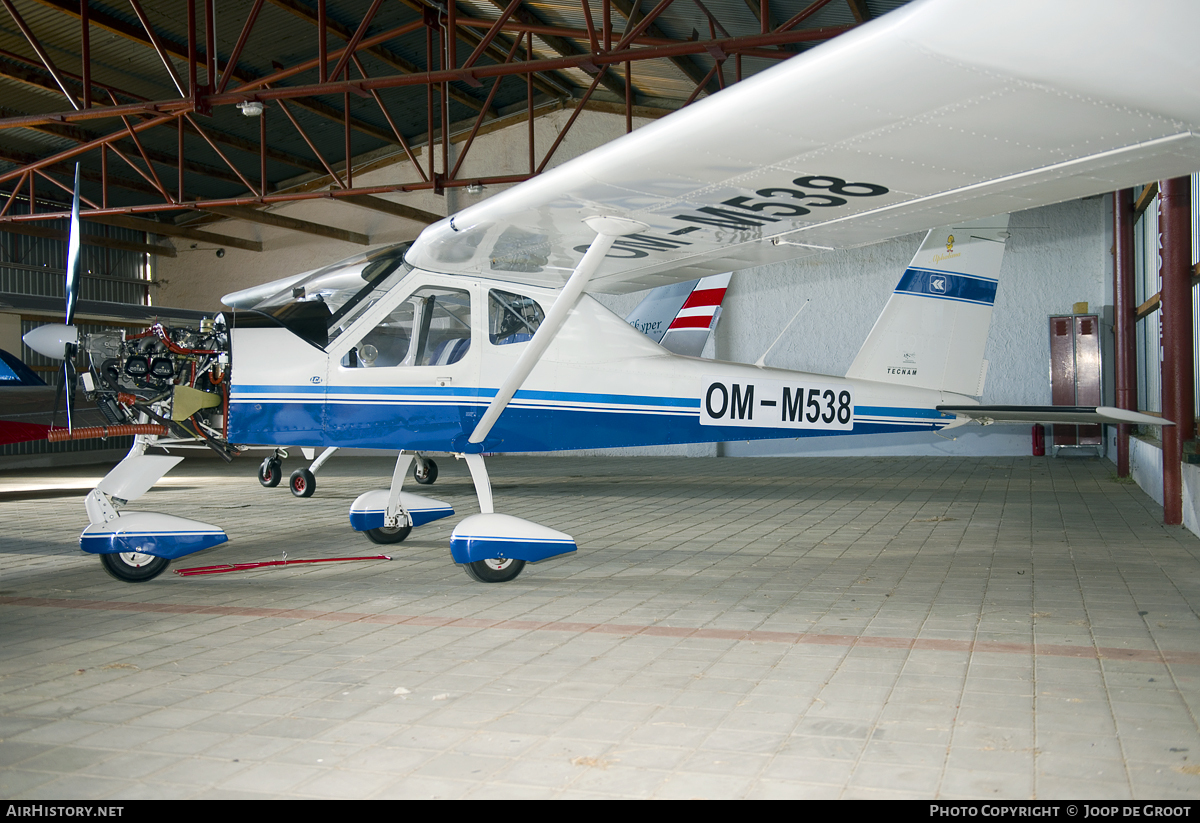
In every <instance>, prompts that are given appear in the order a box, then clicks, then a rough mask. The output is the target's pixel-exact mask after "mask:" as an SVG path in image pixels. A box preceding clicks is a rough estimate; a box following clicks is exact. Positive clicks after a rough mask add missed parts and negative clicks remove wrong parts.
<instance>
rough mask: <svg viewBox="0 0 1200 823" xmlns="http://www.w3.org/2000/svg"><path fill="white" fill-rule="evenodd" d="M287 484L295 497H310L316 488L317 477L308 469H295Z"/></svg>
mask: <svg viewBox="0 0 1200 823" xmlns="http://www.w3.org/2000/svg"><path fill="white" fill-rule="evenodd" d="M288 486H289V487H290V488H291V490H292V494H293V495H295V496H296V497H312V496H313V492H315V491H316V490H317V478H316V476H315V475H314V474H313V473H312V472H310V471H309V470H308V469H296V470H295V471H294V472H292V477H291V480H289V481H288Z"/></svg>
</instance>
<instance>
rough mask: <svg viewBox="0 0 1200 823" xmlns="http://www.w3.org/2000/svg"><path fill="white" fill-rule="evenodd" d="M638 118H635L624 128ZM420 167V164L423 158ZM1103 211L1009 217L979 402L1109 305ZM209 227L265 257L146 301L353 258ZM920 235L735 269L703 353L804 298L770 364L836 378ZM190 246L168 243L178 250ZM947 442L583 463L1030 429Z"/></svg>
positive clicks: (581, 132) (1004, 399) (309, 216)
mask: <svg viewBox="0 0 1200 823" xmlns="http://www.w3.org/2000/svg"><path fill="white" fill-rule="evenodd" d="M569 116H570V113H569V112H567V111H562V110H560V111H556V112H552V113H550V114H547V115H544V116H541V117H539V118H538V119H537V120H536V121H535V126H536V143H537V146H538V149H539V152H544V151H545V150H546V148H548V147H549V145H550V144H551V142H552V141H553V140H554V138H555V137H556V136H557V135H558V133H559V131H560V130H561V129H562V128H563V126H564V125H565V123H566V121H567V119H568V118H569ZM647 122H649V121H648V120H645V119H635V127H638V126H640V125H643V124H645V123H647ZM526 130H527V125H526V124H525V123H524V122H522V123H519V124H516V125H513V126H510V127H507V128H504V129H500V130H497V131H494V132H492V133H490V134H485V135H481V136H480V137H478V138H477V139H476V141H475V144H474V145H473V146H472V148H471V150H470V153H469V155H468V157H467V160H466V162H465V163H464V169H465V170H466V171H465V172H460V176H464V177H469V176H470V175H471V174H472V173H477V174H484V173H487V174H510V173H520V172H522V171H524V170H526V169H527V167H528V159H527V158H528V149H527V145H526V133H527V131H526ZM624 131H625V122H624V116H623V115H613V114H604V113H600V112H591V111H588V112H584V113H583V114H582V115H581V116H580V118H579V120H578V121H577V122H576V123H575V124H574V125H573V126H572V128H571V130H570V132H569V133H568V136H567V138H566V139H565V140H564V141H563V144H562V146H560V147H559V150H558V152H557V153H556V154H555V157H554V159H553V161H552V162H551V164H550V165H551V166H553V165H558V164H560V163H562V162H565V161H566V160H567V159H569V158H571V157H574V156H577V155H579V154H582V153H583V152H585V151H588V150H589V149H591V148H594V147H596V146H599V145H602V144H604V143H606V142H608V141H610V140H612V139H615V138H616V137H619V136H620V135H621V134H623V133H624ZM452 148H454V149H455V150H456V151H457V150H458V149H460V148H461V144H453V145H452ZM435 150H436V149H435ZM539 156H540V155H539ZM419 158H420V159H422V161H423V160H424V155H423V153H422V154H419ZM435 159H436V158H435ZM453 162H454V159H453V156H452V159H451V163H453ZM413 177H414V175H413V172H412V170H411V167H410V166H409V165H408V164H407V162H403V163H396V164H394V165H389V166H386V167H384V168H381V169H379V170H377V171H373V172H369V173H367V174H362V175H356V177H355V182H356V184H357V185H384V184H395V183H402V182H405V181H407V180H410V179H413ZM500 190H501V188H500V187H489V189H488V190H487V191H485V192H484V194H483V195H478V196H473V195H470V194H468V193H467V192H466V191H465V190H463V189H459V190H451V191H449V192H448V193H447V195H446V197H445V198H442V197H439V196H437V195H434V194H432V193H424V192H422V193H419V194H413V195H405V196H403V197H401V198H398V199H399V200H401V201H402V202H404V203H405V204H407V205H412V206H415V207H417V208H422V209H425V210H427V211H433V212H436V213H439V214H440V213H447V211H449V212H451V213H452V212H453V211H457V210H458V209H461V208H463V207H465V206H467V205H470V204H471V203H472V202H476V201H477V200H479V199H483V198H484V197H486V196H490V195H492V194H495V193H497V192H498V191H500ZM278 211H279V212H280V213H282V214H286V215H288V216H292V217H298V218H300V219H304V220H310V221H313V222H321V223H326V224H329V225H335V226H338V227H341V228H346V229H350V230H353V231H359V232H364V233H366V234H369V235H370V237H371V240H372V243H373V244H383V243H391V242H399V241H402V240H410V239H413V238H415V237H416V236H417V235H418V234H419V233H420V231H421V229H422V228H423V226H422V225H421V224H419V223H416V222H412V221H406V220H399V219H396V218H394V217H390V216H388V215H385V214H382V213H379V212H375V211H369V210H366V209H361V208H359V207H356V206H352V205H349V204H344V203H337V202H331V201H328V200H320V201H315V200H314V201H305V202H300V203H292V204H288V205H287V206H286V207H284V208H281V209H279V210H278ZM1108 215H1109V211H1108V210H1107V209H1106V208H1105V201H1104V198H1100V197H1097V198H1090V199H1087V200H1082V201H1074V202H1070V203H1063V204H1059V205H1055V206H1048V207H1045V208H1040V209H1034V210H1030V211H1026V212H1020V213H1017V214H1014V215H1013V216H1012V218H1011V221H1010V227H1011V234H1012V237H1011V239H1010V240H1009V244H1008V249H1007V251H1006V254H1005V260H1004V265H1003V268H1002V270H1001V285H1000V289H999V292H998V295H997V300H996V309H995V314H994V316H993V324H992V333H991V337H990V339H989V343H988V348H987V355H986V356H987V358H988V359H989V361H990V367H989V371H988V378H987V384H986V387H985V394H984V396H983V398H982V401H983V402H984V403H1039V404H1040V403H1049V401H1050V389H1049V380H1048V369H1049V365H1048V364H1049V336H1048V330H1047V321H1046V318H1047V315H1049V314H1055V313H1064V312H1070V310H1071V307H1072V304H1074V303H1076V302H1079V301H1084V300H1086V301H1088V303H1089V304H1090V306H1091V309H1092V311H1095V312H1101V313H1103V311H1104V307H1105V306H1106V305H1109V304H1111V296H1110V294H1109V292H1111V283H1110V281H1111V271H1112V264H1111V254H1110V251H1109V248H1110V246H1111V240H1110V238H1109V234H1110V233H1111V230H1110V228H1109V226H1108ZM217 226H219V228H214V230H219V231H220V232H222V233H227V234H233V235H237V236H242V237H248V238H253V239H257V240H261V241H262V242H263V243H264V246H265V248H266V251H264V252H262V253H254V252H246V251H240V250H237V249H232V248H231V249H227V250H226V254H225V256H224V257H223V258H217V257H216V256H215V254H213V253H212V250H211V249H201V250H198V251H196V252H191V253H184V254H181V255H180V256H179V257H178V258H176V259H174V260H171V259H165V258H164V259H160V260H158V261H156V268H155V277H156V279H158V280H160V281H162V286H161V287H160V288H159V289H158V292H157V294H156V295H155V296H154V302H155V303H157V304H159V305H173V306H180V307H183V308H195V309H213V310H214V311H216V310H217V309H218V308H219V299H220V296H221V295H222V294H226V293H228V292H230V291H234V290H236V289H241V288H246V287H248V286H251V285H256V284H258V283H264V282H267V281H270V280H273V279H277V278H280V277H284V276H287V275H290V274H294V273H296V272H299V271H305V270H309V269H312V268H315V267H317V266H321V265H325V264H327V263H331V262H334V261H336V260H340V259H342V258H344V257H348V256H350V255H353V254H356V253H359V252H361V251H362V250H363V249H364V247H363V246H359V245H355V244H353V243H346V242H339V241H333V240H328V239H325V238H320V237H315V236H311V235H303V234H298V233H296V232H291V231H286V230H283V229H275V228H271V227H267V226H262V225H258V224H249V223H242V222H236V221H230V222H224V223H220V224H217ZM923 237H924V235H923V234H914V235H909V236H906V237H901V238H896V239H893V240H889V241H885V242H883V243H878V244H875V245H871V246H866V247H863V248H859V249H851V250H847V251H841V252H831V253H829V254H826V255H822V256H820V257H816V258H810V259H806V260H802V261H796V262H791V263H779V264H773V265H769V266H762V267H759V268H756V269H749V270H745V271H740V272H737V273H735V274H734V277H733V280H732V282H731V285H730V289H729V292H728V294H727V296H726V299H725V306H724V311H723V315H722V319H721V323H720V325H719V327H718V330H717V334H716V339H715V341H710V342H709V347H708V350H707V351H706V355H708V356H715V357H718V358H720V359H723V360H734V361H739V362H753V361H754V360H756V359H757V358H758V356H759V355H760V354H761V353H762V352H763V350H764V349H766V347H767V346H768V345H770V343H771V341H772V340H773V339H774V338H775V336H776V335H777V334H779V332H780V331H781V330H782V329H783V327H784V326H785V325H786V324H787V322H788V320H789V319H791V317H792V315H793V314H794V313H795V311H796V310H797V309H798V308H799V307H800V305H801V304H803V303H804V301H805V299H809V300H810V301H811V302H809V304H808V307H807V308H805V310H804V311H803V312H802V313H801V315H800V317H799V319H798V320H797V321H796V323H795V324H794V325H793V327H792V328H791V329H790V330H789V331H788V332H787V334H786V335H785V336H784V338H783V339H782V340H781V341H780V344H779V345H778V346H777V347H776V349H775V350H774V351H773V352H772V353H771V355H770V356H769V357H768V361H767V362H768V363H769V364H770V365H772V366H778V367H782V368H789V369H798V370H803V371H811V372H817V373H823V374H835V375H841V374H844V373H845V371H846V369H847V368H848V367H849V365H850V362H851V361H852V360H853V358H854V355H855V354H856V353H857V352H858V349H859V346H860V345H861V344H862V341H863V340H864V339H866V336H867V334H868V332H869V331H870V330H871V327H872V325H873V324H874V322H875V319H876V318H877V316H878V315H879V312H880V311H881V310H882V308H883V306H884V304H885V303H886V302H887V299H888V296H889V295H890V294H891V292H892V290H893V289H894V287H895V285H896V283H897V281H898V280H899V278H900V275H901V273H902V272H903V271H904V269H905V267H906V266H907V265H908V263H909V262H910V261H911V259H912V256H913V254H914V253H915V252H916V250H917V248H918V247H919V246H920V243H921V241H922V239H923ZM187 245H188V244H186V243H182V242H180V243H177V246H178V247H182V248H186V247H187ZM643 296H644V294H642V293H639V294H630V295H600V296H599V299H600V300H601V302H603V303H604V304H605V305H607V306H608V307H609V308H611V309H612V310H613V311H615V312H616V313H617V314H619V315H621V316H624V315H625V314H627V313H628V312H629V311H631V310H632V309H633V307H634V306H636V305H637V303H638V302H639V301H640V300H641V298H642V297H643ZM953 434H954V436H955V439H953V440H951V439H947V438H946V437H939V436H937V435H933V434H912V435H902V436H889V435H875V436H868V437H859V438H853V439H847V438H838V437H814V438H801V439H799V440H786V441H756V442H750V443H747V442H733V443H726V444H721V445H720V446H718V445H717V444H696V445H688V446H662V447H646V448H639V449H613V450H602V451H592V452H586V453H587V454H608V455H625V456H633V455H639V454H675V455H687V456H695V457H702V456H714V455H718V454H721V455H728V456H738V455H795V454H821V455H851V454H853V455H954V454H961V455H1026V454H1029V450H1030V442H1029V427H1028V426H1027V425H1020V426H1001V425H996V426H991V427H987V428H981V427H978V426H975V425H973V424H972V425H971V426H969V427H964V428H963V429H959V430H956V431H955V432H954V433H953ZM555 454H564V453H555ZM570 454H578V452H571V453H570Z"/></svg>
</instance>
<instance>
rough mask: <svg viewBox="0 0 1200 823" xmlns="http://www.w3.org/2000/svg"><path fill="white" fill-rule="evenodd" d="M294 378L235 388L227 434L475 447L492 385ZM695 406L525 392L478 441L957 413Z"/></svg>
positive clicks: (684, 432)
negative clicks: (309, 382) (736, 422)
mask: <svg viewBox="0 0 1200 823" xmlns="http://www.w3.org/2000/svg"><path fill="white" fill-rule="evenodd" d="M296 388H297V387H294V386H256V387H252V390H251V391H246V390H243V391H238V392H235V394H234V398H233V400H232V402H231V403H230V406H229V425H230V438H231V439H232V440H234V441H236V442H244V443H288V444H292V445H299V446H341V447H357V448H378V449H401V448H402V449H413V450H427V451H470V450H473V449H472V447H471V446H469V445H468V444H467V442H466V438H467V436H468V435H469V434H470V432H472V431H473V430H474V428H475V425H476V423H477V422H478V420H479V418H480V417H481V416H482V414H483V411H484V409H485V407H486V405H487V402H486V401H487V395H493V394H494V393H495V390H494V389H481V390H471V391H472V392H477V393H476V394H469V393H466V392H463V390H461V389H459V390H456V391H458V392H462V393H460V394H458V395H457V396H454V395H451V394H450V393H449V391H447V390H446V389H424V388H423V389H413V388H398V387H378V388H372V389H368V388H366V387H358V389H357V391H356V393H355V396H354V397H345V398H344V399H342V398H340V397H339V395H342V394H343V388H342V387H330V388H329V392H330V395H331V397H330V398H329V400H328V402H325V398H322V397H314V396H312V395H311V393H309V392H297V391H295V389H296ZM303 388H307V387H303ZM247 394H249V395H250V396H248V397H247V396H246V395H247ZM480 395H483V396H480ZM698 406H699V400H698V399H696V398H687V397H683V398H681V397H652V396H644V395H604V394H573V393H566V392H527V393H521V394H518V395H517V398H516V399H514V401H513V402H512V404H511V405H509V407H508V408H507V409H506V410H505V412H504V414H503V415H501V416H500V419H499V420H498V421H497V423H496V425H495V427H494V428H493V430H492V432H491V434H490V435H489V436H488V438H487V440H486V441H485V442H484V444H483V446H482V449H483V450H484V451H505V452H524V451H557V450H564V449H597V448H612V447H618V446H645V445H664V444H676V443H713V442H721V441H728V440H763V439H777V438H789V439H794V438H799V437H820V436H827V435H846V434H881V433H885V432H906V431H907V432H913V431H934V430H937V429H940V428H942V427H943V426H945V425H947V424H949V423H950V422H951V420H953V415H950V416H947V415H943V414H942V413H940V412H938V411H937V410H935V409H929V408H909V407H891V406H857V407H855V410H854V415H855V422H854V428H853V429H851V430H849V431H831V430H828V429H793V428H778V429H771V428H761V429H760V428H750V427H742V426H702V425H700V415H699V408H698ZM477 449H478V447H476V448H475V449H474V450H477Z"/></svg>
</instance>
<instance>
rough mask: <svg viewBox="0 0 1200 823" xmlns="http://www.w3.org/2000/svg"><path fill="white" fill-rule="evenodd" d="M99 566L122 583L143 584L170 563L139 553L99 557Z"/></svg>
mask: <svg viewBox="0 0 1200 823" xmlns="http://www.w3.org/2000/svg"><path fill="white" fill-rule="evenodd" d="M100 564H101V565H102V566H104V570H105V571H106V572H108V573H109V575H111V576H112V577H115V578H117V579H118V580H120V581H122V582H124V583H145V582H146V581H147V580H153V579H154V578H156V577H158V576H159V575H160V574H162V573H163V572H165V571H166V570H167V566H169V565H171V561H170V560H168V559H167V558H165V557H154V556H152V555H149V554H141V553H139V552H120V553H118V554H102V555H100Z"/></svg>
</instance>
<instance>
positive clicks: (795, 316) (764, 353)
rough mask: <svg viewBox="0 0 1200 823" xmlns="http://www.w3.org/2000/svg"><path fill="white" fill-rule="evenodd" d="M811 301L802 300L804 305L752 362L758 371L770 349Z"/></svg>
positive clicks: (807, 298)
mask: <svg viewBox="0 0 1200 823" xmlns="http://www.w3.org/2000/svg"><path fill="white" fill-rule="evenodd" d="M811 301H812V298H811V297H806V298H804V303H803V304H802V305H801V306H800V308H798V309H796V313H795V314H793V315H792V319H791V320H789V321H788V322H787V325H786V326H784V327H783V331H781V332H780V333H779V336H778V337H776V338H775V339H774V340H773V341H772V342H771V345H769V346H767V350H766V351H765V352H763V353H762V356H760V357H759V358H758V359H757V360H755V361H754V365H756V366H758V367H759V368H760V369H761V368H763V367H764V366H766V360H767V355H768V354H770V353H771V349H773V348H775V344H776V343H778V342H779V341H780V340H782V339H783V335H784V334H786V333H787V330H788V329H790V328H791V327H792V324H793V323H795V322H796V318H797V317H799V316H800V312H802V311H804V310H805V309H806V308H807V307H808V304H809V303H810V302H811Z"/></svg>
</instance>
